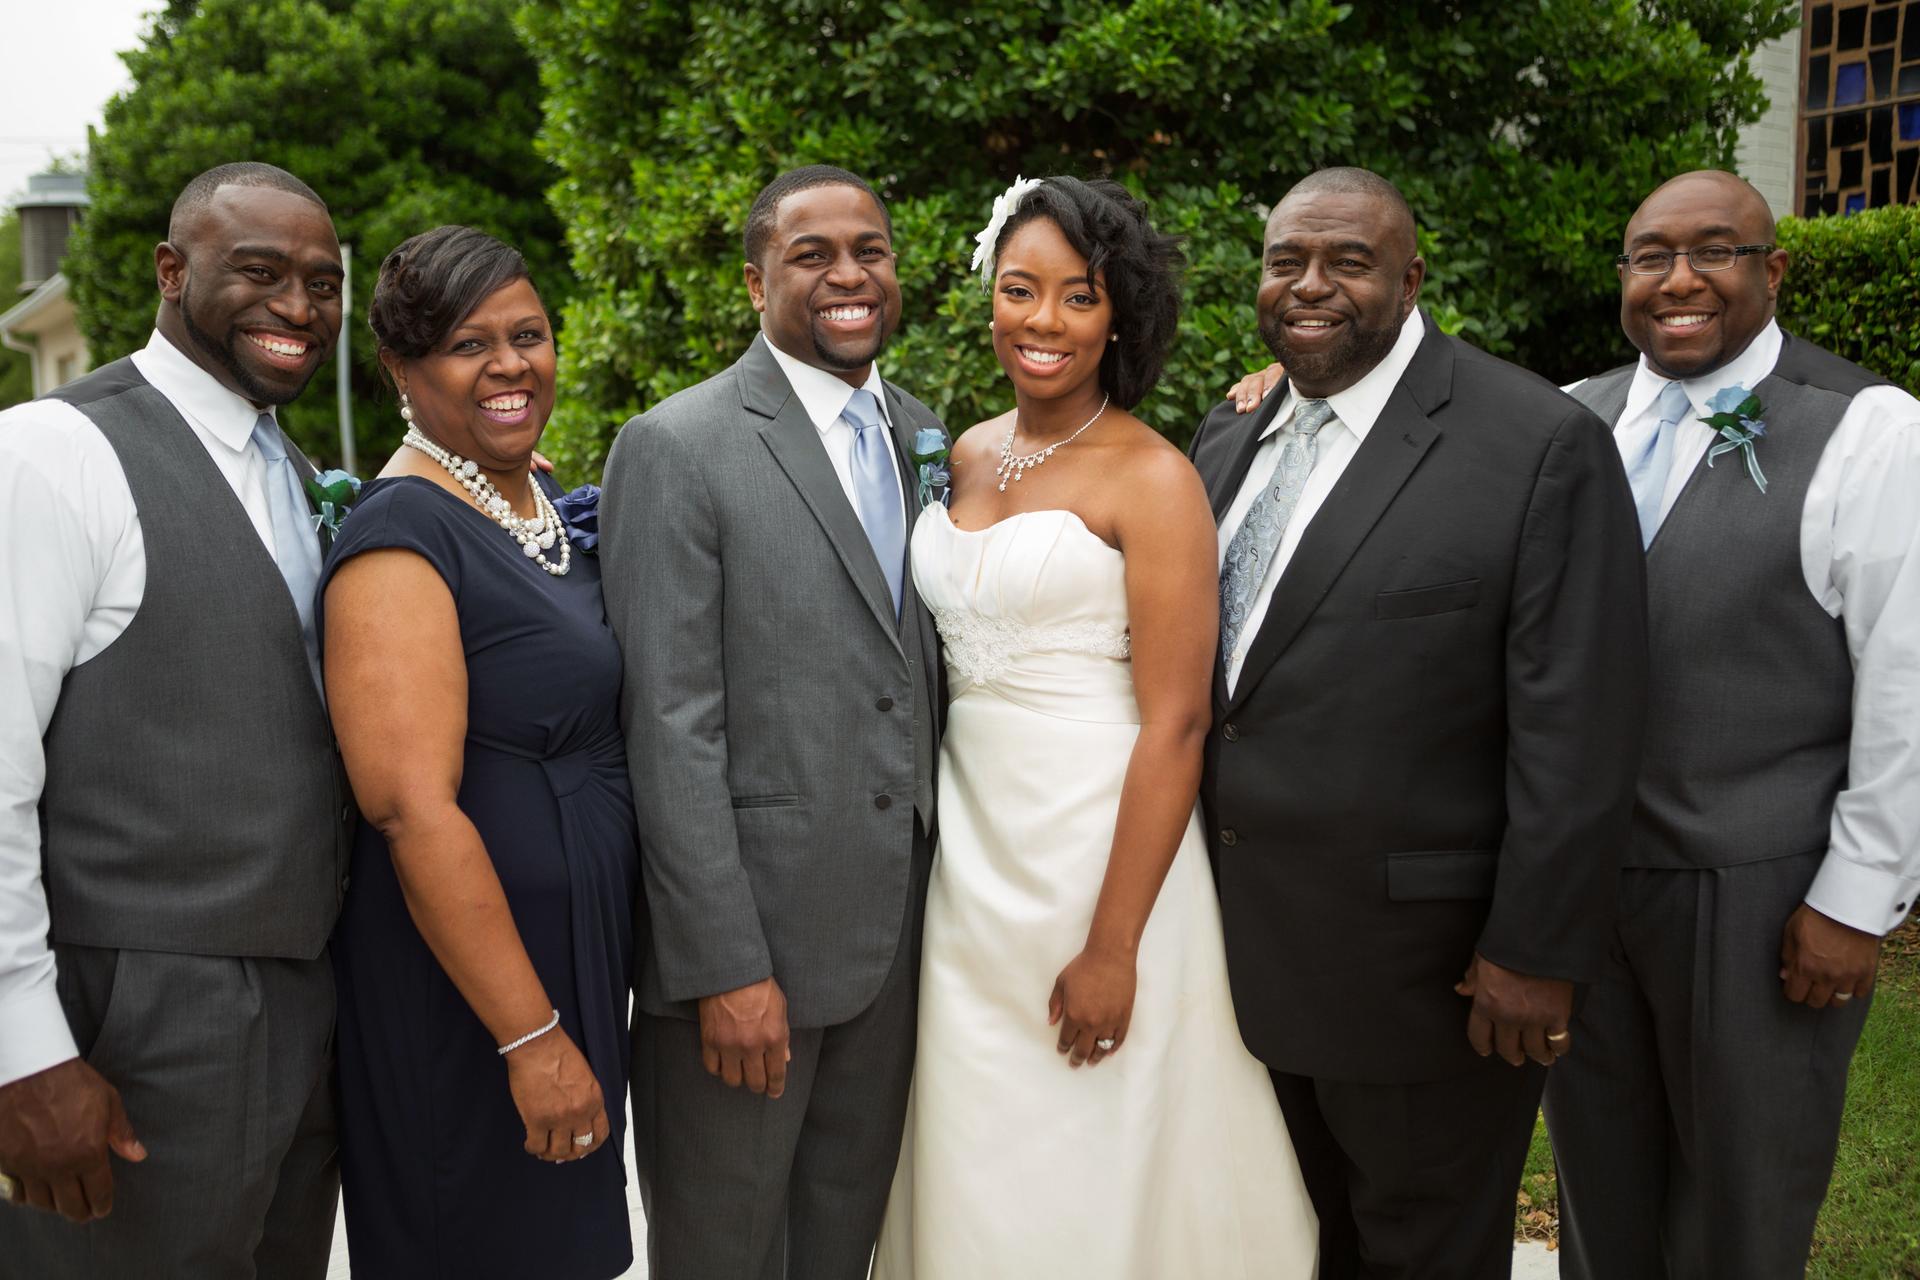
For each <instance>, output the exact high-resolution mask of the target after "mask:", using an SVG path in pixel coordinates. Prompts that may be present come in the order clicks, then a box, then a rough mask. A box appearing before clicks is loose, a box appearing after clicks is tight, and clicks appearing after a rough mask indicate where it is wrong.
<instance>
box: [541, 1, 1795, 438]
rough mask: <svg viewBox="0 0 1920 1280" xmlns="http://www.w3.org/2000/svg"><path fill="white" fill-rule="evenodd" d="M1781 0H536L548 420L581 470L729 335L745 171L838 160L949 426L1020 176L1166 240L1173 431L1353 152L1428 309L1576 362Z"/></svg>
mask: <svg viewBox="0 0 1920 1280" xmlns="http://www.w3.org/2000/svg"><path fill="white" fill-rule="evenodd" d="M1797 8H1798V6H1797V5H1795V4H1794V3H1793V2H1792V0H1526V2H1525V3H1519V4H1483V3H1476V2H1473V0H1453V2H1451V3H1437V4H1436V3H1431V2H1423V3H1415V2H1414V0H1381V2H1379V3H1369V4H1365V5H1345V4H1335V3H1332V2H1331V0H1291V2H1280V0H1054V2H1052V3H1045V4H1036V3H1034V2H1033V0H979V2H977V3H971V4H966V5H957V4H952V3H946V2H943V0H756V2H753V3H743V2H738V0H736V2H734V3H710V2H702V3H692V2H691V0H654V2H653V3H650V4H645V5H634V4H631V3H628V2H627V0H565V2H561V0H536V2H535V3H531V4H529V5H528V6H527V7H526V8H525V9H524V10H523V12H522V15H521V18H520V26H521V30H522V32H523V34H524V35H525V37H526V39H527V41H528V43H529V45H530V46H531V48H532V49H533V51H534V54H535V56H536V58H537V59H538V60H539V63H540V75H541V82H542V85H543V87H544V90H545V93H546V106H547V121H546V130H545V133H544V135H543V142H542V145H543V149H544V152H545V154H547V155H548V156H549V157H550V158H551V159H552V160H553V161H554V163H555V164H556V165H557V166H558V168H559V170H560V172H561V174H562V179H561V181H560V182H559V183H558V184H557V185H556V186H555V187H554V188H553V189H552V191H551V193H550V196H551V199H552V201H553V203H554V207H555V209H556V210H557V211H558V213H559V214H560V217H561V218H562V220H563V221H564V223H565V224H566V227H567V244H568V247H569V249H570V250H571V253H572V259H573V265H574V270H575V272H576V274H577V275H578V277H579V279H580V281H581V290H580V293H579V294H578V295H577V296H576V298H575V300H574V302H573V303H572V305H571V306H570V308H569V310H568V318H567V333H568V341H567V343H566V344H565V347H564V349H563V352H562V373H561V391H562V396H561V406H560V409H559V411H558V414H557V417H556V425H555V428H554V429H553V430H552V431H551V432H549V435H548V442H549V446H550V447H551V448H552V450H553V451H554V452H555V453H556V454H557V455H558V456H559V457H560V458H561V460H562V461H563V462H564V463H566V464H568V469H569V470H574V469H579V468H585V469H590V468H592V467H594V466H597V464H598V462H599V459H600V457H601V456H602V455H603V453H604V451H605V448H606V445H607V443H608V441H609V440H610V438H611V436H612V433H613V431H614V430H615V429H617V427H618V426H619V424H620V423H621V422H622V421H623V420H624V419H625V418H626V417H627V415H629V414H631V413H633V412H635V411H636V410H639V409H641V408H643V407H645V406H647V405H649V404H651V403H653V402H655V401H657V400H659V399H660V398H661V397H663V396H665V395H667V394H669V393H671V392H673V391H675V390H677V389H678V388H680V387H683V386H686V385H689V384H691V383H693V382H697V381H699V380H701V379H703V378H706V377H708V376H710V375H712V374H713V373H715V372H717V371H719V370H720V369H722V368H724V367H725V366H726V365H727V364H728V363H730V362H731V361H732V360H733V359H735V358H736V357H737V356H738V354H739V352H740V351H741V350H742V349H743V348H744V347H745V345H746V343H747V341H748V339H749V338H750V336H751V335H752V333H753V331H754V327H755V324H754V316H753V313H752V311H751V310H750V309H749V307H748V305H747V298H746V291H745V289H744V287H743V286H742V284H741V279H740V249H739V238H740V231H741V225H742V223H743V221H744V219H745V217H746V212H747V208H748V205H749V204H750V203H751V201H752V199H753V195H754V193H755V191H757V190H758V189H759V187H760V186H761V185H762V184H763V183H765V182H766V181H767V180H768V179H769V178H771V177H772V176H773V175H774V174H775V173H777V172H779V171H781V170H783V169H786V168H790V167H792V166H795V165H800V164H807V163H813V162H829V163H835V164H840V165H844V166H846V167H847V168H850V169H853V170H855V171H856V172H859V173H862V174H864V175H866V176H867V177H869V178H871V179H872V180H873V181H874V182H875V183H876V185H878V186H879V188H880V189H881V191H882V192H883V194H885V196H886V197H887V199H888V201H889V204H890V206H891V208H892V212H893V217H894V223H895V233H896V234H895V241H896V247H897V249H898V250H899V252H900V276H901V282H902V285H903V291H904V294H905V302H906V313H905V325H904V327H903V329H902V333H901V335H900V337H899V338H898V339H896V341H895V343H894V345H893V346H892V347H891V348H890V349H889V351H888V353H887V355H886V356H885V357H884V364H885V368H886V370H887V372H888V374H889V375H890V376H891V377H893V378H895V379H896V380H897V381H899V382H900V383H901V384H902V385H904V386H906V387H908V388H910V389H912V390H914V391H916V392H917V393H919V394H920V395H921V396H922V397H923V398H924V399H926V400H927V401H928V403H930V404H931V405H932V406H933V407H934V408H935V409H936V410H937V411H939V412H940V413H941V414H942V416H943V417H945V418H946V419H947V421H948V422H949V423H950V424H951V425H953V426H955V427H964V426H966V425H968V424H970V423H972V422H974V421H977V420H979V419H981V418H984V417H986V416H988V415H990V414H992V413H995V412H997V411H999V410H1000V409H1002V408H1004V407H1005V406H1006V405H1007V404H1008V403H1009V402H1010V393H1009V392H1008V391H1007V389H1006V386H1005V383H1004V381H1003V380H1002V378H1001V376H1000V373H999V370H998V368H997V366H996V365H995V363H994V361H993V357H992V353H991V351H990V349H989V347H988V343H987V341H986V337H985V332H984V329H985V323H986V318H987V306H986V300H985V298H984V297H983V296H982V295H981V293H980V290H979V287H978V285H977V283H975V282H974V281H973V280H972V279H971V278H969V276H968V273H967V259H968V256H969V253H970V250H971V248H972V243H971V241H972V236H973V234H974V232H975V231H977V230H978V229H979V227H980V225H981V224H982V223H983V222H984V221H985V220H986V216H987V212H988V209H989V206H990V205H991V202H992V198H993V196H994V195H995V194H996V193H997V192H999V191H1000V190H1001V189H1002V188H1004V187H1005V186H1006V185H1007V183H1008V182H1010V181H1011V180H1012V179H1013V177H1014V176H1015V175H1016V174H1025V175H1029V176H1032V175H1036V174H1042V175H1044V174H1050V173H1072V174H1079V175H1086V174H1090V173H1104V174H1111V175H1112V176H1114V177H1117V178H1119V179H1120V180H1121V181H1124V182H1126V183H1127V184H1128V185H1129V186H1130V187H1132V188H1133V189H1134V190H1136V191H1137V192H1139V193H1140V194H1141V195H1143V196H1144V197H1145V198H1146V199H1147V200H1148V201H1149V203H1150V205H1151V207H1152V209H1153V211H1154V216H1155V219H1156V221H1157V223H1158V224H1159V225H1161V226H1162V227H1165V228H1168V229H1172V230H1176V231H1180V232H1183V233H1185V234H1186V235H1187V236H1188V237H1189V241H1188V254H1189V257H1190V259H1191V261H1192V269H1191V271H1190V273H1189V277H1188V289H1187V307H1186V313H1185V320H1184V323H1183V328H1182V333H1181V337H1180V341H1179V345H1178V347H1177V348H1176V350H1175V352H1174V356H1173V360H1172V362H1171V367H1170V369H1169V371H1168V376H1167V379H1166V382H1165V383H1164V384H1163V385H1162V386H1161V387H1160V388H1159V390H1157V391H1156V392H1155V394H1154V395H1153V396H1152V397H1151V398H1150V400H1149V401H1148V402H1147V403H1146V404H1145V405H1143V406H1142V407H1141V412H1142V414H1143V416H1144V417H1146V418H1147V419H1148V420H1149V421H1150V422H1152V423H1153V424H1154V425H1155V426H1157V427H1159V428H1161V429H1162V430H1164V431H1166V432H1167V433H1168V434H1169V435H1171V436H1173V437H1174V438H1175V439H1183V438H1184V437H1185V435H1186V433H1187V432H1188V431H1189V430H1190V429H1191V427H1192V424H1193V423H1194V422H1195V421H1196V420H1197V419H1198V417H1199V415H1200V414H1201V412H1202V411H1203V410H1204V409H1205V407H1206V406H1207V405H1208V404H1209V403H1210V402H1212V401H1213V400H1214V399H1215V398H1216V397H1217V396H1218V395H1220V394H1221V393H1222V392H1223V391H1224V389H1225V388H1226V386H1227V385H1228V384H1229V383H1230V382H1231V381H1232V380H1233V379H1234V378H1235V377H1237V376H1238V375H1239V374H1240V373H1242V372H1244V371H1245V370H1246V369H1248V368H1250V367H1254V366H1256V365H1257V364H1259V363H1262V362H1263V361H1264V358H1265V353H1264V351H1263V349H1262V348H1261V346H1260V343H1259V339H1258V336H1257V334H1256V332H1255V328H1254V322H1253V298H1254V292H1255V288H1256V279H1257V264H1258V241H1259V233H1260V228H1261V225H1262V218H1263V216H1264V213H1265V211H1266V206H1267V204H1268V203H1269V202H1271V201H1273V200H1276V199H1277V198H1278V197H1279V195H1280V194H1281V193H1282V192H1284V190H1285V189H1286V187H1287V186H1288V185H1289V184H1290V183H1292V182H1293V181H1294V180H1295V179H1297V178H1299V177H1300V176H1302V175H1304V174H1305V173H1307V172H1308V171H1310V170H1312V169H1315V168H1318V167H1321V166H1323V165H1327V164H1348V163H1350V164H1361V165H1366V166H1368V167H1370V168H1373V169H1376V170H1378V171H1380V172H1382V173H1384V174H1386V175H1387V176H1389V177H1391V178H1393V179H1394V180H1395V181H1397V182H1398V183H1400V185H1401V186H1402V188H1403V189H1404V190H1405V191H1406V193H1407V195H1408V197H1409V199H1410V200H1411V201H1412V203H1413V205H1414V208H1415V210H1416V212H1417V213H1418V214H1419V216H1420V222H1421V230H1422V243H1423V248H1424V249H1425V251H1426V253H1427V255H1428V261H1429V265H1430V268H1431V274H1430V277H1429V283H1428V289H1427V301H1428V304H1429V305H1430V306H1432V307H1433V309H1434V311H1435V314H1436V315H1437V317H1438V318H1439V319H1440V322H1441V323H1442V325H1443V326H1445V327H1447V328H1449V329H1451V330H1454V331H1458V332H1463V333H1464V334H1465V335H1466V336H1468V337H1469V338H1471V339H1472V340H1474V341H1475V342H1478V343H1480V344H1481V345H1483V346H1485V347H1487V348H1489V349H1491V350H1494V351H1496V352H1500V353H1502V354H1506V355H1509V356H1511V357H1512V358H1515V359H1518V360H1520V361H1522V362H1523V363H1527V364H1530V365H1532V366H1533V367H1534V368H1537V369H1538V370H1539V371H1540V372H1542V373H1543V374H1546V375H1548V376H1551V377H1558V378H1560V379H1561V380H1563V381H1570V380H1571V379H1573V378H1575V377H1579V376H1584V375H1586V374H1589V373H1591V372H1593V371H1594V370H1595V369H1601V368H1606V367H1608V366H1609V365H1611V364H1614V363H1617V362H1618V359H1619V348H1620V338H1619V330H1618V324H1617V318H1616V311H1617V306H1618V304H1617V295H1618V289H1619V285H1618V283H1617V281H1616V279H1615V275H1614V271H1613V268H1612V265H1611V259H1612V255H1613V254H1614V253H1615V252H1617V250H1616V248H1615V246H1616V245H1617V244H1618V243H1619V238H1620V228H1621V227H1623V226H1624V225H1625V224H1626V220H1627V218H1628V216H1629V215H1630V214H1631V213H1632V211H1633V208H1634V206H1635V205H1636V204H1637V203H1638V202H1639V200H1640V199H1641V198H1642V197H1643V196H1644V195H1645V194H1646V192H1647V191H1649V190H1651V189H1652V188H1653V187H1654V186H1655V185H1656V184H1657V183H1658V182H1659V181H1660V180H1661V179H1663V178H1665V177H1667V176H1669V175H1671V174H1673V173H1677V172H1681V171H1684V170H1687V169H1692V168H1698V167H1701V166H1703V165H1710V164H1719V165H1724V164H1726V163H1727V162H1728V161H1729V160H1730V159H1731V156H1732V151H1733V144H1734V139H1735V134H1736V132H1737V130H1738V127H1739V126H1740V125H1741V124H1742V123H1744V122H1746V121H1750V120H1753V119H1755V118H1757V116H1758V114H1759V111H1760V109H1761V106H1762V95H1761V91H1760V84H1759V81H1758V78H1757V77H1756V76H1754V75H1753V74H1752V73H1751V72H1750V71H1749V70H1748V67H1747V57H1748V53H1749V51H1750V50H1752V49H1753V48H1754V47H1756V46H1757V45H1758V44H1760V43H1761V42H1762V41H1764V40H1765V39H1767V38H1769V37H1771V36H1774V35H1776V34H1778V33H1780V32H1781V31H1783V30H1785V29H1787V28H1788V27H1790V26H1791V25H1792V22H1793V19H1794V15H1795V13H1796V12H1797Z"/></svg>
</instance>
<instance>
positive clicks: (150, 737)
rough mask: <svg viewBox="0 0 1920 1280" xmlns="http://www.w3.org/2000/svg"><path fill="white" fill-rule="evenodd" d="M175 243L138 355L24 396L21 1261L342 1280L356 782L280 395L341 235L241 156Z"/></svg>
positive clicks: (2, 1150) (321, 356)
mask: <svg viewBox="0 0 1920 1280" xmlns="http://www.w3.org/2000/svg"><path fill="white" fill-rule="evenodd" d="M154 264H155V268H156V276H157V280H158V285H159V293H160V306H159V315H158V318H157V320H156V324H155V332H154V334H153V336H152V338H151V339H149V340H148V342H147V345H146V347H145V348H144V349H142V350H140V351H137V352H135V353H133V355H131V356H129V357H127V358H126V359H122V360H116V361H114V362H113V363H112V364H109V365H107V366H105V367H104V368H102V369H100V370H98V371H96V372H94V373H91V374H88V375H87V376H85V377H83V378H81V379H79V380H78V381H76V382H72V383H69V384H68V385H66V386H64V387H62V388H60V389H59V390H57V391H55V392H54V393H53V394H52V396H51V397H50V398H48V399H44V400H39V401H36V402H34V403H32V404H28V405H22V406H19V407H17V408H14V409H10V410H8V411H6V412H5V413H3V414H0V581H4V582H5V583H6V584H7V585H6V589H5V590H4V591H0V1192H3V1193H4V1197H5V1199H6V1200H7V1201H8V1202H9V1203H6V1204H0V1274H4V1275H6V1276H8V1277H13V1276H20V1277H28V1276H31V1277H34V1278H35V1280H83V1278H85V1280H90V1278H94V1277H100V1278H105V1277H133V1276H140V1277H148V1276H154V1277H189V1276H190V1277H194V1278H195V1280H246V1278H251V1277H255V1276H260V1277H273V1278H274V1280H280V1278H281V1277H291V1278H293V1280H303V1278H307V1277H312V1278H315V1280H317V1278H318V1277H320V1276H323V1275H324V1274H325V1271H326V1265H327V1255H328V1250H329V1244H330V1241H331V1238H332V1232H333V1215H334V1202H335V1199H336V1196H337V1191H338V1185H339V1178H338V1172H337V1165H336V1163H335V1160H334V1132H333V1107H332V1094H331V1082H330V1079H329V1075H330V1072H329V1056H330V1045H331V1042H332V1034H333V1008H334V1006H333V979H332V974H331V972H330V971H329V968H328V964H327V960H326V958H325V948H326V941H327V936H328V934H329V933H330V932H331V931H332V928H333V922H334V919H335V917H336V915H337V914H338V911H339V906H340V898H341V893H342V891H343V889H344V883H343V867H344V865H345V853H346V844H345V829H346V825H347V819H348V804H349V802H348V799H347V795H346V789H345V784H344V780H343V778H342V776H341V774H340V771H339V767H338V761H337V756H336V753H335V751H334V746H333V738H332V734H331V731H330V729H329V727H328V724H327V717H326V712H325V707H324V705H323V703H322V700H321V696H320V690H319V687H318V680H317V668H316V666H315V662H314V654H315V652H316V646H315V644H314V635H313V627H312V619H313V593H314V585H315V583H316V581H317V579H318V575H319V569H320V542H319V538H318V535H317V533H316V531H315V527H314V524H313V521H312V519H311V512H310V511H309V509H308V506H307V501H306V497H305V489H304V484H305V481H306V479H307V478H308V477H310V476H311V475H312V474H313V468H312V466H311V464H309V463H308V462H307V460H306V459H305V458H304V457H303V456H301V453H300V450H299V449H298V448H296V447H295V446H294V445H293V444H292V443H291V442H290V441H288V440H287V439H286V437H285V436H284V435H282V433H281V431H280V427H279V425H278V422H277V420H276V418H275V410H276V408H277V407H278V406H280V405H283V404H286V403H287V402H289V401H291V400H292V399H294V397H296V396H297V395H299V394H300V391H301V389H302V388H304V387H305V386H306V384H307V382H308V380H309V379H311V378H312V376H313V374H314V372H315V371H316V370H317V369H318V368H319V367H320V365H321V363H322V362H323V361H325V360H326V358H327V356H328V354H329V353H330V352H331V350H332V348H333V345H334V339H335V336H336V334H337V333H338V332H339V328H340V284H341V274H342V273H341V265H340V248H339V245H338V243H337V242H336V241H335V238H334V232H333V224H332V222H331V220H330V219H329V218H328V215H327V210H326V206H325V205H323V204H322V203H321V202H320V198H319V197H318V196H316V195H315V194H314V193H313V191H312V190H311V189H309V188H308V187H307V186H306V184H305V183H303V182H301V181H300V180H299V179H297V178H295V177H294V176H293V175H292V174H289V173H286V172H285V171H283V170H280V169H276V168H273V167H272V166H269V165H261V164H233V165H223V166H221V167H219V168H217V169H213V170H210V171H208V172H207V173H203V174H201V175H200V176H199V177H197V178H195V179H194V180H193V181H192V182H190V183H188V184H187V186H186V188H185V189H184V190H183V191H182V192H181V193H180V196H179V199H178V200H177V201H176V202H175V204H174V208H173V217H172V221H171V223H170V225H169V228H168V233H167V239H166V241H165V242H164V243H162V244H160V245H159V246H158V247H157V248H156V249H155V251H154Z"/></svg>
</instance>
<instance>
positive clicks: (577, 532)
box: [553, 484, 600, 556]
mask: <svg viewBox="0 0 1920 1280" xmlns="http://www.w3.org/2000/svg"><path fill="white" fill-rule="evenodd" d="M553 509H554V512H555V513H556V514H557V515H559V517H560V523H561V524H564V525H565V526H566V527H567V538H568V540H569V541H571V542H572V543H573V545H574V546H576V547H578V548H580V550H582V551H584V552H585V553H586V554H588V555H590V556H596V555H599V554H600V486H599V485H597V484H583V485H581V486H580V487H579V488H578V489H575V490H574V491H573V492H572V493H563V494H561V495H560V496H559V497H557V498H555V499H554V500H553Z"/></svg>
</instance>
